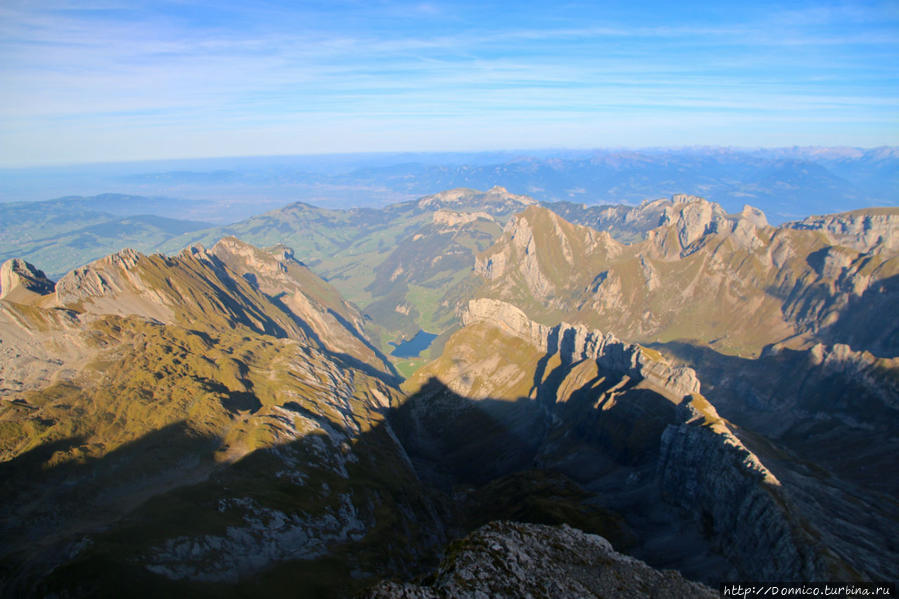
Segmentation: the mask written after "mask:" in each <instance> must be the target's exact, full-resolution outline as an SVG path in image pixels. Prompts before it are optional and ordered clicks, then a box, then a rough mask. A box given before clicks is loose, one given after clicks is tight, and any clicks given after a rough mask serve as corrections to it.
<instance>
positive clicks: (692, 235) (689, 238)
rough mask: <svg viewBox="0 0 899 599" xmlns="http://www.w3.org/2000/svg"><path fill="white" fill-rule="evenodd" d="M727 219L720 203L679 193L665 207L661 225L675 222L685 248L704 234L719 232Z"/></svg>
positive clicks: (678, 236) (680, 240)
mask: <svg viewBox="0 0 899 599" xmlns="http://www.w3.org/2000/svg"><path fill="white" fill-rule="evenodd" d="M727 220H728V219H727V213H726V212H724V209H723V208H721V206H719V205H718V204H715V203H713V202H709V201H708V200H704V199H703V198H699V197H695V196H690V195H684V194H679V195H675V196H673V197H672V198H671V204H670V205H669V206H667V207H666V208H665V211H664V212H663V214H662V218H661V220H660V222H659V225H660V226H666V225H669V224H673V225H674V227H675V229H676V231H677V238H678V241H679V242H680V246H681V248H685V247H687V246H688V245H690V244H691V243H693V242H694V241H696V240H697V239H699V238H701V237H703V236H704V235H706V234H708V233H714V232H717V231H718V230H719V229H721V228H722V225H724V224H725V223H727Z"/></svg>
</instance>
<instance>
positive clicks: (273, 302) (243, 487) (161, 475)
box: [0, 240, 442, 596]
mask: <svg viewBox="0 0 899 599" xmlns="http://www.w3.org/2000/svg"><path fill="white" fill-rule="evenodd" d="M11 266H12V265H10V266H9V267H8V266H7V265H4V267H3V272H4V276H3V284H4V286H5V288H4V289H3V290H2V294H3V297H2V299H0V341H2V343H0V351H2V352H3V360H2V366H0V389H2V403H0V471H2V473H3V480H4V486H3V489H2V494H3V501H2V504H3V506H4V507H3V509H2V511H0V527H2V531H3V537H4V539H5V542H4V548H3V553H2V556H0V576H2V578H3V585H4V588H5V589H6V591H5V592H9V593H13V594H18V595H44V594H47V593H51V592H59V591H61V590H62V589H71V588H81V589H84V592H85V593H86V594H94V593H99V594H106V595H108V594H110V593H113V592H115V589H117V588H121V585H122V584H123V583H124V581H126V580H127V581H129V583H130V584H132V585H136V590H135V593H136V594H138V595H148V596H152V595H158V594H159V593H164V594H172V593H174V594H184V593H188V594H199V595H204V594H209V595H219V594H220V593H221V592H223V591H222V588H221V587H220V586H216V585H219V584H220V583H228V584H229V585H231V586H230V590H229V591H228V592H232V593H236V594H239V593H240V592H241V588H242V587H241V586H240V585H241V584H243V581H254V580H256V581H257V582H247V584H251V585H256V586H258V585H259V584H261V585H262V587H263V588H269V589H271V592H283V590H284V589H285V588H290V587H291V586H295V585H310V588H319V589H320V590H321V592H322V593H324V594H325V595H330V594H335V593H337V594H340V593H343V592H349V591H350V590H352V589H353V588H358V587H356V586H354V585H360V584H363V583H364V578H365V577H364V576H363V577H361V578H359V579H347V578H345V577H344V576H343V574H344V573H345V570H343V568H345V567H347V565H352V567H355V568H359V569H361V570H362V571H366V572H374V571H383V572H389V571H393V572H405V571H409V570H410V569H414V567H415V563H416V560H417V559H419V556H420V555H421V554H423V553H425V549H426V548H427V547H430V546H431V545H433V544H434V543H437V542H440V540H441V538H440V534H441V532H440V531H441V530H442V529H441V526H440V524H439V523H437V522H435V521H434V519H433V518H434V516H433V509H434V508H433V507H432V506H430V503H429V500H428V499H427V497H428V492H427V491H426V490H425V489H423V488H420V487H419V486H418V485H419V483H418V482H417V479H416V477H415V474H414V473H413V471H412V470H411V467H410V466H409V464H408V458H406V456H405V452H404V450H403V449H402V447H401V446H400V445H399V444H398V443H397V441H396V437H395V435H394V434H393V433H392V431H391V429H390V424H389V423H388V422H387V420H386V411H387V409H388V408H390V407H391V406H396V405H398V403H399V401H400V398H401V394H400V392H399V391H398V389H396V388H395V387H394V386H393V380H394V377H393V375H392V374H391V373H390V372H389V371H388V370H387V364H386V362H385V360H384V359H383V356H380V354H378V353H377V352H376V351H375V350H374V349H373V348H372V345H371V343H370V342H369V341H368V340H367V339H366V337H365V336H364V331H362V330H361V329H359V328H357V327H356V325H358V324H359V323H360V322H361V317H360V316H359V314H358V313H357V312H355V311H354V310H353V309H352V308H351V307H350V306H348V305H347V304H346V303H344V302H343V301H342V300H341V299H340V297H339V295H337V294H336V292H335V291H334V290H333V288H332V287H330V286H329V285H328V284H327V283H325V282H323V281H321V280H319V279H317V277H315V275H313V274H312V273H310V272H309V271H308V270H306V269H304V268H303V267H302V266H300V265H299V264H298V263H296V261H294V260H293V259H292V258H291V257H290V255H289V253H284V251H283V250H277V251H272V252H266V251H262V250H258V249H256V248H253V247H251V246H248V245H246V244H243V243H241V242H238V241H236V240H225V241H223V242H222V243H221V244H218V245H216V246H214V247H213V248H212V249H211V250H208V251H207V250H203V249H202V248H192V249H190V250H187V251H185V252H183V253H182V254H180V255H178V256H175V257H164V256H161V255H154V256H144V255H142V254H138V253H136V252H121V253H119V254H116V255H113V256H110V257H108V258H105V259H103V260H100V261H97V262H95V263H92V264H90V265H88V266H86V267H84V268H81V269H77V270H76V271H73V272H72V273H69V274H68V275H66V276H65V277H63V278H62V279H61V280H60V281H59V282H58V283H57V284H56V285H55V287H54V286H53V284H52V283H50V282H49V281H47V280H46V279H45V278H43V277H42V275H41V273H39V272H38V271H37V270H36V269H34V268H33V267H30V266H29V265H24V263H21V264H16V265H15V266H16V268H15V269H12V268H11ZM251 273H252V274H253V276H245V275H250V274H251ZM279 284H280V285H281V286H282V287H281V291H279V292H278V293H273V289H274V286H276V285H279ZM341 327H343V330H342V331H341V330H340V328H341ZM410 489H415V491H414V492H413V491H410ZM385 535H386V536H385ZM304 539H306V541H304ZM373 545H377V547H378V551H377V552H373V551H371V547H372V546H373ZM337 556H339V557H337ZM285 564H293V567H287V566H285ZM336 564H342V566H340V567H337V565H336ZM54 568H55V570H54ZM272 568H275V569H277V568H284V569H283V570H280V571H278V572H279V573H276V575H272V576H267V577H266V578H264V579H262V582H258V580H259V579H257V578H256V577H257V576H258V575H259V574H260V573H261V572H263V571H268V572H271V569H272ZM50 570H53V575H52V576H49V577H48V576H47V572H49V571H50ZM369 576H371V574H369ZM279 589H280V590H279ZM341 589H343V590H342V591H341Z"/></svg>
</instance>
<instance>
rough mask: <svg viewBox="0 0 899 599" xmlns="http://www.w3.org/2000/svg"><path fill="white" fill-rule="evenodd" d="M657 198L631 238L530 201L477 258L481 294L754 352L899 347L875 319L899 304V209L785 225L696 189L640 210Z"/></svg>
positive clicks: (650, 335)
mask: <svg viewBox="0 0 899 599" xmlns="http://www.w3.org/2000/svg"><path fill="white" fill-rule="evenodd" d="M650 209H652V211H653V212H652V213H653V214H657V215H658V218H659V221H658V226H657V227H655V228H653V229H652V230H650V231H648V232H647V234H646V238H645V239H643V240H641V241H639V242H636V243H633V244H631V245H624V244H621V243H618V242H617V241H615V240H614V239H612V238H611V237H610V236H609V235H608V233H605V232H603V233H599V232H598V231H596V230H594V229H591V228H589V227H583V226H577V225H573V224H571V223H568V222H566V221H564V220H563V219H562V218H561V217H559V216H558V215H556V214H554V213H552V212H551V211H549V210H547V209H546V208H541V207H536V206H532V207H529V208H528V209H527V210H525V211H524V212H523V213H521V214H520V215H517V216H515V217H514V218H513V219H512V220H510V221H509V223H508V224H507V226H506V228H505V230H504V232H503V236H502V237H501V238H500V239H499V240H498V241H497V243H496V244H494V246H493V247H491V248H490V249H488V250H486V251H485V252H482V253H481V254H479V255H478V257H477V261H476V263H475V272H476V273H477V274H478V275H480V276H481V277H482V281H483V284H482V286H481V287H480V288H479V289H478V290H477V292H476V296H481V297H490V298H494V299H500V300H504V301H507V302H513V303H516V304H517V305H519V306H521V308H522V309H524V310H525V311H526V312H527V313H528V315H529V316H531V317H532V318H536V319H538V320H541V321H544V322H553V321H559V320H570V321H577V322H582V323H584V324H586V325H588V326H589V327H591V328H597V329H600V330H612V331H615V333H616V334H617V335H621V336H623V337H626V338H628V339H631V340H634V341H637V342H640V343H652V342H660V341H661V342H665V341H671V340H674V339H679V340H684V341H688V342H691V343H700V344H714V345H715V347H716V348H718V349H720V350H721V351H725V352H727V353H732V354H739V355H758V354H759V353H760V352H761V350H762V349H763V348H764V347H765V346H766V345H769V344H771V343H777V342H780V341H783V340H784V339H788V338H791V339H793V343H794V345H802V344H813V343H815V342H819V341H820V342H824V343H828V344H833V343H846V344H849V345H850V346H852V348H853V349H855V350H861V349H868V350H870V351H872V352H874V353H875V354H877V355H881V356H893V355H897V354H899V330H897V329H896V327H894V326H891V325H890V326H886V327H882V326H880V327H877V326H872V323H871V319H870V318H867V316H866V315H868V314H871V313H872V312H874V311H877V312H883V313H886V312H888V311H895V310H897V309H899V286H897V285H899V284H897V281H899V253H897V251H896V248H895V247H894V246H893V243H892V242H890V241H889V240H890V239H893V238H894V237H896V233H895V231H894V230H893V228H895V225H896V223H897V222H899V221H897V220H896V218H894V216H893V215H892V214H893V211H891V209H871V210H867V211H863V212H861V213H859V214H854V213H850V214H849V215H837V216H836V217H833V218H832V219H830V220H826V221H825V222H821V223H818V224H814V223H812V224H808V223H807V224H806V225H803V226H802V227H800V226H799V225H795V226H783V227H778V228H774V227H770V226H767V224H766V221H765V218H764V215H763V214H761V213H760V212H759V211H757V210H755V209H752V208H751V207H746V208H744V210H743V211H742V212H741V213H740V214H737V215H727V214H725V213H724V211H723V210H722V209H721V208H720V207H719V206H717V205H716V204H713V203H711V202H707V201H705V200H702V199H700V198H695V197H691V196H675V197H674V198H673V199H672V200H670V201H664V202H661V203H659V204H658V205H654V204H653V205H650V204H647V205H646V206H643V207H641V208H640V210H650ZM635 210H636V209H635ZM828 218H830V217H828ZM815 222H817V221H815ZM828 223H829V224H828ZM838 223H842V225H840V224H838ZM865 223H868V224H865ZM841 226H845V228H846V231H845V232H843V233H839V234H837V233H834V231H841V230H842V229H841V228H840V227H841ZM816 227H817V228H816ZM866 227H867V228H866ZM827 231H830V232H829V233H828V232H827ZM877 240H880V241H877ZM843 242H845V243H846V245H840V244H841V243H843ZM872 244H873V245H872ZM875 247H876V248H877V249H876V250H874V249H873V248H875ZM869 250H870V251H869ZM735 314H738V315H739V316H740V317H739V319H735V318H734V315H735Z"/></svg>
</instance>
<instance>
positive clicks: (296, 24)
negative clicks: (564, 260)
mask: <svg viewBox="0 0 899 599" xmlns="http://www.w3.org/2000/svg"><path fill="white" fill-rule="evenodd" d="M897 144H899V2H897V1H896V0H892V1H888V2H870V3H869V2H844V3H827V2H809V3H802V2H779V3H769V2H765V1H756V2H751V3H750V2H734V3H727V2H689V1H688V2H677V3H674V2H649V3H636V2H621V3H616V2H589V3H579V2H571V3H565V2H560V3H550V2H545V3H527V2H495V3H491V2H486V1H481V2H439V1H428V2H395V1H387V2H379V1H377V0H370V1H362V2H340V1H330V2H284V3H280V2H253V3H246V4H244V3H232V2H226V1H216V2H208V3H205V2H189V1H184V2H182V1H178V2H153V3H143V2H139V1H136V2H126V3H119V2H116V1H110V2H95V3H91V2H89V1H83V2H82V1H72V2H66V1H60V2H32V1H20V0H4V1H3V2H2V4H0V166H24V165H32V164H47V163H74V162H91V161H107V160H138V159H151V158H184V157H200V156H240V155H259V154H314V153H331V152H363V151H365V152H367V151H405V150H408V151H429V150H441V151H443V150H449V151H452V150H492V149H522V148H553V147H559V148H563V147H564V148H592V147H647V146H689V145H729V146H743V147H756V146H792V145H855V146H867V147H870V146H877V145H897Z"/></svg>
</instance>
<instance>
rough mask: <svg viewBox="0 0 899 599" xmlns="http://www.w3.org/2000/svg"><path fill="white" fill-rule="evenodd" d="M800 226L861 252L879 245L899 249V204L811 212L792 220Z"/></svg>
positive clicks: (888, 248) (832, 241)
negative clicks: (842, 211) (809, 214)
mask: <svg viewBox="0 0 899 599" xmlns="http://www.w3.org/2000/svg"><path fill="white" fill-rule="evenodd" d="M788 226H789V227H791V228H793V229H798V230H812V231H821V232H822V233H824V234H825V235H826V236H827V237H828V238H829V239H830V240H831V243H833V244H835V245H843V246H846V247H851V248H853V249H855V250H858V251H859V252H870V251H871V250H873V249H875V248H881V249H886V250H893V251H896V250H899V233H897V231H899V208H866V209H864V210H855V211H853V212H844V213H842V214H828V215H825V216H810V217H808V218H805V219H803V220H801V221H797V222H793V223H789V224H788Z"/></svg>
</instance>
